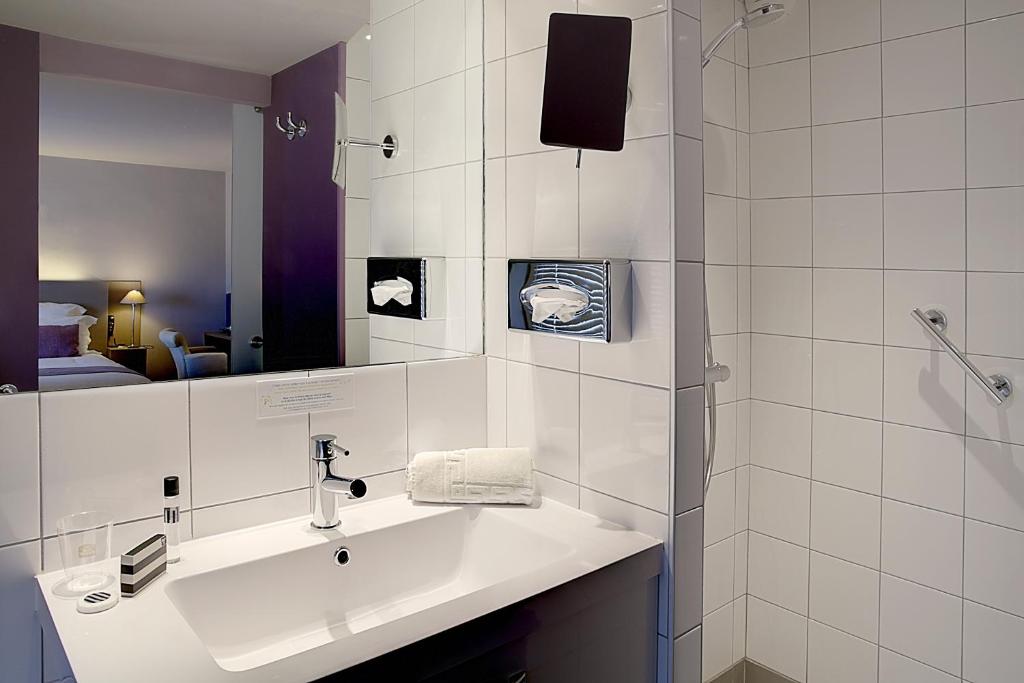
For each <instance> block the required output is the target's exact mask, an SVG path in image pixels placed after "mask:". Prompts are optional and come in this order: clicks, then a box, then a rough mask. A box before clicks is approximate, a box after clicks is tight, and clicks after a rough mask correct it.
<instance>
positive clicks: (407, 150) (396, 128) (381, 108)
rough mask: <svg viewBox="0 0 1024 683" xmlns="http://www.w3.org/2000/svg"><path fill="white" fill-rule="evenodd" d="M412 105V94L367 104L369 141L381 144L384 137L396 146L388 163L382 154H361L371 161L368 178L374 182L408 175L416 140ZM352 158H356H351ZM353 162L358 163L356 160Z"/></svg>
mask: <svg viewBox="0 0 1024 683" xmlns="http://www.w3.org/2000/svg"><path fill="white" fill-rule="evenodd" d="M413 104H414V101H413V91H412V90H406V91H404V92H401V93H397V94H395V95H391V96H389V97H385V98H383V99H379V100H374V102H373V103H372V104H371V116H372V118H373V122H372V124H373V139H374V140H383V139H384V137H385V136H387V135H391V136H393V137H395V138H396V139H397V140H398V142H399V146H398V151H397V152H396V153H395V154H394V155H392V157H391V158H390V159H388V158H386V157H385V156H384V155H383V154H370V151H371V150H363V151H364V152H366V154H367V155H368V156H369V158H370V159H371V174H372V176H373V177H374V178H380V177H382V176H388V175H395V174H397V173H408V172H409V171H411V170H412V169H413V151H414V149H415V140H416V122H415V119H414V117H413ZM352 156H353V157H357V155H355V154H353V155H352ZM354 161H355V162H356V163H358V159H354ZM374 208H375V207H374Z"/></svg>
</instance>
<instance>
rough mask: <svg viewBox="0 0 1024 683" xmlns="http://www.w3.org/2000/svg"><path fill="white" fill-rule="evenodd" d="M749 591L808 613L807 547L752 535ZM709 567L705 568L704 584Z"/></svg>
mask: <svg viewBox="0 0 1024 683" xmlns="http://www.w3.org/2000/svg"><path fill="white" fill-rule="evenodd" d="M749 544H750V545H749V547H748V552H749V553H750V555H749V559H748V562H749V571H750V574H749V581H750V584H749V591H750V594H751V595H756V596H757V597H759V598H761V599H763V600H767V601H768V602H770V603H772V604H774V605H778V606H779V607H785V608H786V609H788V610H790V611H791V612H796V613H797V614H803V615H806V614H807V581H808V579H807V569H808V559H807V553H808V550H807V548H802V547H800V546H798V545H793V544H792V543H786V542H785V541H779V540H777V539H774V538H770V537H768V536H762V535H761V534H757V533H751V534H750V535H749ZM709 569H710V568H709V567H708V566H707V565H705V567H704V573H705V579H704V581H705V584H706V583H707V578H706V577H707V573H708V571H709Z"/></svg>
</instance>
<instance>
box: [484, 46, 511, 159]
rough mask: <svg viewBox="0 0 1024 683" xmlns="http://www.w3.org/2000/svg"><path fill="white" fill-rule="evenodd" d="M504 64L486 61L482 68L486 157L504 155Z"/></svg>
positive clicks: (500, 61)
mask: <svg viewBox="0 0 1024 683" xmlns="http://www.w3.org/2000/svg"><path fill="white" fill-rule="evenodd" d="M505 65H506V60H504V59H500V60H498V61H494V62H488V63H487V66H486V67H485V70H484V83H485V87H486V97H484V147H485V149H484V154H486V155H487V158H488V159H493V158H495V157H501V156H504V155H505Z"/></svg>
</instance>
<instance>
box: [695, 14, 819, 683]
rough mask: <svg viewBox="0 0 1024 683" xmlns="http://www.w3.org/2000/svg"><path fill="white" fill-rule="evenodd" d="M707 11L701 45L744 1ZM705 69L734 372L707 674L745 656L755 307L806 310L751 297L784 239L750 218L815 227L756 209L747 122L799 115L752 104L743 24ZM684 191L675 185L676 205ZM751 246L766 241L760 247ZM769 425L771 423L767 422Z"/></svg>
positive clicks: (714, 517)
mask: <svg viewBox="0 0 1024 683" xmlns="http://www.w3.org/2000/svg"><path fill="white" fill-rule="evenodd" d="M701 12H702V14H701V15H700V24H699V27H695V28H696V29H697V31H696V35H694V40H695V41H697V40H699V42H700V44H701V45H703V44H707V43H709V42H710V41H711V40H712V39H713V38H714V37H715V36H716V35H718V33H719V32H720V31H721V30H722V29H723V28H725V27H726V26H728V25H729V24H731V23H732V22H733V21H734V19H735V18H737V17H740V16H742V15H743V14H744V13H745V10H744V8H743V3H742V2H734V0H704V1H703V2H702V3H701ZM694 23H696V22H694ZM677 59H678V55H677ZM784 75H785V74H784V73H782V72H780V73H779V74H776V75H775V77H774V78H773V79H771V81H765V82H762V83H759V84H758V87H760V88H773V87H776V84H781V83H784V82H785V81H786V79H785V78H784ZM702 76H703V90H704V96H703V111H704V117H703V119H704V125H703V135H704V141H705V144H704V199H703V205H704V250H703V258H704V262H705V264H706V265H705V268H706V284H707V294H708V304H709V317H710V324H711V333H712V344H713V347H714V354H715V360H716V361H718V362H720V363H723V364H725V365H728V366H729V367H730V369H731V371H732V375H731V377H730V379H729V380H728V381H726V382H724V383H721V384H718V385H717V397H716V403H717V405H718V409H717V413H718V414H717V418H718V419H717V423H718V424H717V429H716V443H717V446H716V455H715V465H714V468H713V470H712V479H711V486H710V488H709V490H708V494H707V500H706V501H705V509H704V547H705V548H704V599H703V605H704V608H703V617H704V629H703V633H702V639H703V672H702V675H703V680H705V681H708V680H711V679H713V678H715V677H716V676H718V675H719V674H721V673H722V672H723V671H724V670H726V669H729V668H730V667H732V666H733V665H734V664H735V663H736V662H738V661H740V660H742V659H743V657H744V656H745V638H744V636H745V633H746V620H747V600H746V593H747V554H748V552H752V551H753V548H748V545H749V543H748V533H747V505H748V501H747V497H748V491H749V486H750V484H749V482H750V461H751V458H752V457H754V456H755V455H756V453H755V452H753V451H752V450H751V448H750V442H751V440H750V432H751V420H752V419H753V418H755V417H758V416H757V415H752V414H751V409H750V407H751V403H750V391H751V380H752V377H751V374H750V368H751V351H752V349H751V335H750V329H751V328H750V325H751V310H754V311H757V312H759V313H760V312H764V311H766V310H767V309H768V308H770V309H771V310H774V311H777V312H778V313H779V315H778V316H777V317H776V318H775V319H774V320H773V324H785V320H786V318H787V317H791V316H792V314H793V313H792V312H794V311H797V310H799V309H800V307H799V306H797V305H795V302H793V301H788V302H785V305H776V304H775V301H774V300H773V301H766V302H762V301H759V300H758V297H757V296H755V297H754V300H752V299H751V293H752V292H753V293H754V294H755V295H757V294H758V293H759V292H760V291H761V290H762V289H763V285H761V284H759V283H758V282H755V283H754V286H752V279H754V280H758V281H759V280H761V279H763V278H764V276H765V274H767V273H768V272H769V269H766V268H752V267H751V264H752V263H753V264H754V265H767V264H770V263H773V262H775V261H776V260H777V259H778V258H779V256H777V255H773V254H772V250H773V248H774V247H775V245H776V244H777V243H778V242H779V240H780V239H781V236H772V235H767V234H763V235H762V237H763V242H762V243H761V244H760V245H753V244H752V239H751V238H752V236H753V235H752V232H751V222H752V221H754V220H759V221H761V222H762V223H764V222H771V223H773V224H774V225H777V226H778V230H779V231H781V232H787V233H788V232H790V231H794V230H795V231H798V232H799V231H802V230H803V228H802V227H801V226H802V225H806V226H807V227H806V229H807V230H809V229H810V225H809V224H810V221H809V217H808V218H807V219H806V220H801V215H802V214H805V213H806V214H809V212H810V210H809V207H808V208H806V209H805V208H803V207H801V206H799V205H797V204H795V203H791V204H789V205H785V204H782V205H778V206H771V207H764V208H766V209H767V211H764V212H762V214H761V215H754V214H753V213H752V209H754V208H759V205H758V204H757V203H752V202H751V200H750V196H751V195H750V189H751V188H750V173H751V171H750V165H751V164H752V163H754V161H755V159H756V157H755V156H754V154H755V152H758V150H753V149H752V148H751V136H750V131H751V130H763V129H764V127H765V125H767V124H768V123H769V122H771V121H778V122H779V123H781V124H784V125H786V126H790V125H800V123H799V122H793V121H783V120H782V119H784V118H785V117H786V116H787V112H785V111H783V110H781V109H780V108H778V107H776V108H775V109H774V110H773V109H770V108H769V109H765V108H762V109H755V108H754V107H753V106H752V105H753V104H754V101H755V100H754V99H753V98H752V97H750V93H751V92H752V89H753V87H754V84H753V83H750V81H749V76H750V70H749V68H748V49H747V36H746V33H745V32H743V31H739V32H737V33H736V34H735V35H734V36H733V37H732V38H730V39H729V40H728V41H727V42H726V43H725V44H724V45H723V46H722V47H721V48H720V49H719V51H718V52H716V54H715V56H714V57H713V58H712V59H711V62H710V63H709V64H708V65H707V67H706V68H705V69H704V71H703V74H702ZM788 96H789V97H797V96H799V93H795V92H790V93H789V95H788ZM757 101H758V102H759V103H760V102H761V100H760V99H758V100H757ZM677 106H678V102H677ZM780 117H782V119H780ZM804 125H806V122H804ZM698 135H699V130H698ZM761 152H763V150H762V151H761ZM761 152H758V153H761ZM680 199H681V198H680V196H679V195H678V193H677V196H676V206H677V210H678V207H679V206H680ZM753 246H757V247H759V248H758V249H757V252H754V251H753V249H752V247H753ZM753 253H759V254H760V255H761V261H756V260H754V261H752V254H753ZM769 277H770V275H769ZM780 284H781V283H780ZM762 304H765V305H766V306H765V307H762ZM701 306H703V302H701ZM769 315H771V314H770V313H769ZM702 393H703V392H702ZM702 402H703V398H702ZM762 423H763V421H762ZM763 426H764V427H765V428H767V427H769V425H767V424H766V423H763ZM762 455H763V454H762Z"/></svg>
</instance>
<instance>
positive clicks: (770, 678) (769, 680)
mask: <svg viewBox="0 0 1024 683" xmlns="http://www.w3.org/2000/svg"><path fill="white" fill-rule="evenodd" d="M710 683H795V682H794V681H793V679H792V678H786V677H785V676H783V675H781V674H777V673H775V672H774V671H772V670H771V669H765V668H764V667H762V666H760V665H758V664H755V663H754V662H751V661H750V660H747V659H744V660H742V661H740V662H738V663H737V664H736V665H735V666H734V667H732V668H731V669H729V670H728V671H726V672H725V673H723V674H721V675H720V676H718V677H716V678H714V679H712V680H711V681H710Z"/></svg>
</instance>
